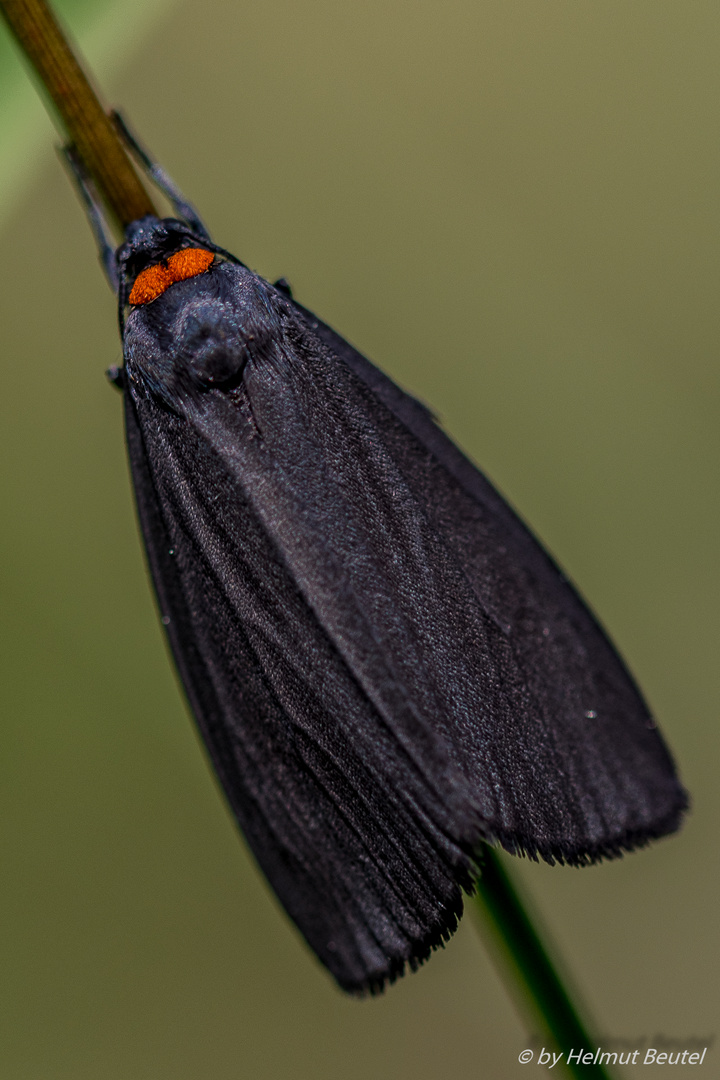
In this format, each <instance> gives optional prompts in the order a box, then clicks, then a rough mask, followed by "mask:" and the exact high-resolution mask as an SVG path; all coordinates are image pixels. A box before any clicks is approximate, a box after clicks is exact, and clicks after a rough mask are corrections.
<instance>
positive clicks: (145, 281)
mask: <svg viewBox="0 0 720 1080" xmlns="http://www.w3.org/2000/svg"><path fill="white" fill-rule="evenodd" d="M214 258H215V256H214V255H213V253H212V251H206V250H205V248H183V249H182V251H176V252H175V254H174V255H171V256H170V258H169V259H166V260H165V262H164V263H156V264H155V266H148V268H147V270H143V271H142V273H141V274H138V276H137V277H136V278H135V284H134V285H133V287H132V292H131V293H130V303H131V304H149V303H150V302H151V301H153V300H157V298H158V296H162V294H163V293H164V292H165V290H166V289H169V288H170V286H171V285H174V284H175V282H176V281H185V279H186V278H191V277H195V276H196V275H197V274H202V273H204V272H205V271H206V270H207V269H209V267H210V264H211V263H212V261H213V259H214Z"/></svg>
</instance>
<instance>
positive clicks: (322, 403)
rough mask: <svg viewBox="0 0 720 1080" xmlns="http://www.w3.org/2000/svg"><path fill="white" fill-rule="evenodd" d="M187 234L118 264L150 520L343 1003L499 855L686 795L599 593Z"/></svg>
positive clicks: (286, 309)
mask: <svg viewBox="0 0 720 1080" xmlns="http://www.w3.org/2000/svg"><path fill="white" fill-rule="evenodd" d="M124 135H125V139H126V142H128V144H129V146H130V148H131V150H132V151H133V153H134V154H135V156H136V158H137V159H138V160H139V161H140V162H141V164H142V165H143V166H144V167H145V169H146V170H147V171H148V173H149V174H150V175H151V177H152V178H153V179H154V181H155V182H156V183H157V184H158V185H159V187H160V188H161V189H162V190H163V191H164V192H165V194H166V195H167V196H168V197H169V198H170V200H171V202H172V204H173V207H174V211H175V214H176V217H175V218H165V219H162V220H161V219H158V218H156V217H152V216H150V217H145V218H143V219H142V220H139V221H136V222H134V223H132V224H131V225H130V226H129V227H128V229H127V231H126V238H125V242H124V243H123V244H122V246H121V247H120V248H118V250H117V251H114V250H113V246H112V244H111V242H110V240H109V234H108V231H107V225H106V223H105V222H104V220H103V218H102V211H101V209H100V207H99V204H98V202H97V199H96V197H95V195H94V193H93V191H92V188H91V185H90V183H89V181H88V180H87V177H85V176H84V174H83V171H82V166H81V164H80V163H79V161H78V160H77V158H76V157H75V156H74V155H73V153H72V151H70V152H69V159H70V162H71V164H72V165H73V168H74V171H75V174H76V178H77V180H78V183H79V187H80V190H81V193H82V195H83V198H84V199H85V202H86V207H87V209H88V213H89V216H90V220H91V224H92V226H93V229H94V231H95V234H96V237H97V239H98V243H99V246H100V252H101V257H102V261H103V263H104V266H105V269H106V272H107V275H108V278H109V280H110V282H111V284H112V285H113V287H114V288H115V289H116V291H117V294H118V298H119V312H120V329H121V333H122V340H123V354H124V366H123V368H122V370H121V371H116V372H115V373H114V379H115V381H116V382H117V383H118V384H119V385H120V386H121V388H122V390H123V395H124V402H125V419H126V430H127V447H128V455H129V460H130V469H131V473H132V480H133V484H134V488H135V494H136V500H137V511H138V517H139V521H140V526H141V530H142V534H143V537H144V541H145V547H146V551H147V559H148V563H149V567H150V572H151V575H152V580H153V582H154V586H155V591H156V594H157V602H158V607H159V611H160V615H161V619H162V623H163V626H164V628H165V631H166V634H167V638H168V641H169V644H170V648H171V650H172V654H173V656H174V659H175V663H176V665H177V668H178V671H179V674H180V678H181V680H182V683H183V686H184V688H185V692H186V694H187V698H188V700H189V703H190V706H191V709H192V711H193V713H194V716H195V719H196V721H197V724H198V727H199V729H200V732H201V733H202V737H203V739H204V741H205V745H206V747H207V751H208V754H209V756H210V759H211V761H212V764H213V766H214V769H215V771H216V773H217V775H218V777H219V780H220V783H221V785H222V787H223V790H224V792H225V795H226V797H227V800H228V802H229V804H230V807H231V808H232V811H233V814H234V815H235V817H236V819H237V821H238V824H239V825H240V828H241V829H242V832H243V833H244V835H245V837H246V839H247V842H248V844H249V846H250V848H251V849H252V851H253V853H254V856H255V858H256V859H257V862H258V863H259V865H260V867H261V868H262V870H263V871H264V873H265V875H266V876H267V878H268V880H269V882H270V884H271V885H272V887H273V889H274V890H275V892H276V893H277V895H278V897H279V898H280V900H281V901H282V903H283V905H284V906H285V908H286V910H287V912H288V914H289V915H290V917H291V918H292V919H293V920H294V922H295V923H296V924H297V926H298V928H299V930H300V932H301V933H302V934H303V936H304V937H305V939H306V940H307V942H308V943H309V944H310V946H311V947H312V949H313V950H314V951H315V953H316V954H317V956H318V957H319V958H320V960H321V961H322V963H323V964H325V966H326V967H327V968H328V969H329V971H330V972H331V973H332V975H333V976H334V977H335V979H336V980H337V982H338V983H339V984H340V986H341V987H343V988H344V989H345V990H348V991H352V992H356V993H363V992H368V991H369V992H376V991H378V990H381V989H382V988H383V987H384V986H385V985H386V984H387V983H388V982H392V981H393V980H394V979H395V978H396V977H397V976H399V975H401V974H402V973H403V972H404V971H405V970H406V969H407V968H411V969H415V968H416V967H417V966H418V965H419V964H420V963H421V962H422V961H424V960H425V959H426V958H427V957H428V956H429V955H430V953H431V951H432V950H433V949H434V948H435V947H437V946H438V945H439V944H441V943H442V942H444V941H445V940H447V938H448V937H449V936H450V935H451V934H452V932H453V930H454V929H455V928H456V925H457V922H458V919H459V918H460V916H461V914H462V908H463V900H462V897H463V890H472V887H473V880H474V878H475V876H476V874H477V872H478V863H479V860H480V858H481V854H480V853H481V851H482V845H483V844H497V845H501V846H502V847H503V848H505V849H506V850H507V851H510V852H514V853H516V854H525V855H528V856H530V857H532V858H537V857H541V858H543V859H545V860H547V861H548V862H550V863H552V862H563V863H570V864H572V865H578V866H579V865H585V864H588V863H593V862H595V861H597V860H599V859H602V858H612V857H615V856H619V855H621V854H622V853H623V852H625V851H631V850H632V849H634V848H637V847H639V846H641V845H643V844H646V843H647V842H648V841H649V840H652V839H653V838H655V837H660V836H663V835H665V834H667V833H670V832H672V831H673V830H675V829H677V827H678V825H679V822H680V818H681V816H682V812H683V810H684V809H685V807H686V805H687V799H686V795H685V792H684V791H683V788H682V787H681V785H680V783H679V781H678V779H677V777H676V774H675V769H674V766H673V762H672V759H671V757H670V754H669V753H668V750H667V749H666V746H665V744H664V742H663V739H662V737H661V735H660V733H659V731H658V729H657V726H656V724H655V721H654V720H653V719H652V717H651V715H650V713H649V711H648V709H647V707H646V705H645V703H644V702H643V699H642V697H641V696H640V693H639V692H638V689H637V687H636V686H635V684H634V682H633V680H632V678H631V676H630V675H629V674H628V672H627V670H626V668H625V666H624V665H623V662H622V661H621V659H620V658H619V656H618V654H617V653H616V651H615V650H614V648H613V646H612V645H611V644H610V642H609V641H608V638H607V637H606V635H605V633H604V632H603V630H602V629H601V627H600V626H599V625H598V623H597V621H596V620H595V618H594V616H593V615H592V614H591V613H590V611H589V610H588V608H587V607H586V606H585V604H584V603H583V601H582V600H581V599H580V598H579V596H578V594H577V592H576V591H575V589H574V588H573V587H572V585H571V584H570V583H569V582H568V580H567V578H566V577H565V576H564V575H563V573H562V572H561V570H559V569H558V567H557V566H556V565H555V563H554V562H553V561H552V559H551V558H550V557H549V555H548V554H547V553H546V552H545V551H544V550H543V548H542V546H541V545H540V544H539V543H538V541H537V540H536V539H535V538H534V537H533V536H532V534H531V533H530V532H529V531H528V529H527V528H526V526H525V525H524V524H523V523H522V522H521V521H520V520H519V518H518V517H517V516H516V515H515V513H514V512H513V510H512V509H511V508H510V507H509V506H508V504H507V503H506V502H505V501H504V500H503V499H502V498H501V496H500V495H499V494H498V493H497V492H496V491H495V490H494V488H493V487H492V486H491V485H490V483H489V482H488V481H487V480H486V479H485V478H484V477H483V475H482V474H481V473H480V472H479V471H478V469H477V468H476V467H475V466H474V465H473V464H472V463H471V462H470V461H468V459H467V458H466V457H465V456H464V455H463V454H462V453H461V452H460V450H459V449H458V448H457V447H456V446H455V445H454V444H453V443H452V442H451V441H450V439H449V438H448V437H447V436H446V435H445V434H444V433H443V431H442V430H441V428H440V427H439V426H438V424H437V423H436V422H435V420H434V419H433V416H432V415H431V413H430V412H429V411H428V410H427V408H426V407H425V406H424V405H422V404H420V403H419V402H418V401H416V400H415V399H414V398H412V397H411V396H410V395H408V394H407V393H405V392H404V391H403V390H401V389H399V388H398V387H397V386H395V385H394V383H393V382H391V380H390V379H389V378H388V377H387V376H386V375H384V374H383V373H382V372H381V371H379V370H378V369H377V368H376V367H374V366H373V365H372V364H371V363H370V361H369V360H367V359H366V358H365V357H364V356H362V355H361V354H360V353H359V352H358V351H357V350H356V349H354V348H353V347H352V346H351V345H350V344H348V342H346V341H345V340H344V339H343V338H342V337H340V336H339V335H338V334H337V333H336V332H335V331H334V330H332V329H331V328H330V327H329V326H327V325H326V324H325V323H323V322H322V321H320V320H319V319H318V318H317V317H316V316H315V315H313V314H312V313H311V312H309V311H307V310H306V309H305V308H304V307H302V306H301V305H300V304H298V303H297V302H296V301H295V300H294V299H293V297H292V295H291V293H290V290H289V288H288V287H287V285H286V284H285V283H284V282H283V281H279V282H276V283H275V284H274V285H273V284H270V283H269V282H267V281H264V280H263V279H262V278H261V277H259V276H258V275H257V274H255V273H253V272H252V271H251V270H250V269H248V268H247V267H246V266H244V265H243V264H242V263H241V262H240V261H239V260H238V259H237V258H235V256H233V255H232V254H230V253H229V252H228V251H225V250H224V249H223V248H220V247H218V246H217V245H216V244H214V243H213V242H212V241H211V240H210V238H209V236H208V234H207V231H206V229H205V228H204V226H203V224H202V222H201V221H200V219H199V218H198V216H197V214H196V212H195V211H194V209H193V208H192V207H191V206H190V205H189V204H188V203H187V202H186V201H185V200H184V198H183V197H182V195H181V194H180V192H179V191H178V190H177V188H176V187H175V185H174V184H173V183H172V181H171V180H170V179H169V177H167V175H166V174H165V173H164V172H163V170H162V169H161V168H160V167H159V166H158V165H156V164H155V163H154V162H152V161H151V159H150V158H149V157H148V156H147V154H146V153H145V151H144V150H143V149H142V148H141V147H139V146H138V144H137V143H136V142H135V141H134V140H133V138H132V137H131V136H130V135H129V133H128V132H127V131H126V130H124Z"/></svg>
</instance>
